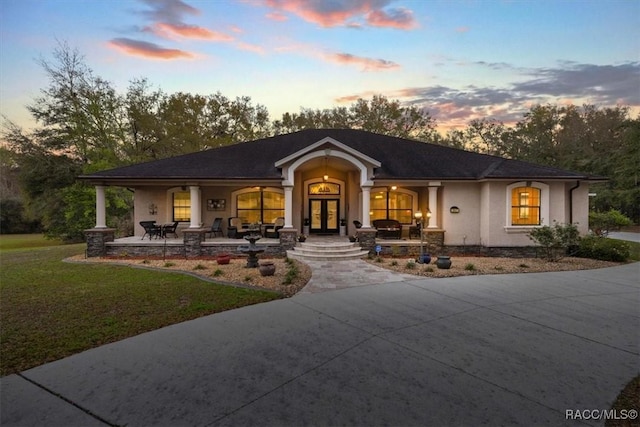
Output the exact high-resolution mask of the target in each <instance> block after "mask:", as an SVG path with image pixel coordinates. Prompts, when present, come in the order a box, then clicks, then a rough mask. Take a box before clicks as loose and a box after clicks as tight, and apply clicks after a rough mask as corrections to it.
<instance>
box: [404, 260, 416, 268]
mask: <svg viewBox="0 0 640 427" xmlns="http://www.w3.org/2000/svg"><path fill="white" fill-rule="evenodd" d="M404 267H405V268H406V269H408V270H413V269H414V268H416V263H415V262H413V261H411V260H409V261H407V264H406V265H405V266H404Z"/></svg>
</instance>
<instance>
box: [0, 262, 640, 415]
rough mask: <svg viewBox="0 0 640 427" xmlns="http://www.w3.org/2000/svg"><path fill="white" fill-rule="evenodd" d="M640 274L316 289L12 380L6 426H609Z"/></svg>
mask: <svg viewBox="0 0 640 427" xmlns="http://www.w3.org/2000/svg"><path fill="white" fill-rule="evenodd" d="M639 272H640V264H638V263H635V264H629V265H625V266H621V267H615V268H609V269H601V270H590V271H579V272H564V273H541V274H522V275H495V276H476V277H460V278H451V279H412V280H404V281H400V282H391V283H384V284H374V285H366V286H359V287H352V288H345V289H340V290H335V291H330V292H321V293H303V294H298V295H297V296H295V297H293V298H290V299H286V300H279V301H274V302H270V303H265V304H260V305H256V306H251V307H245V308H242V309H238V310H233V311H228V312H224V313H220V314H216V315H212V316H208V317H204V318H200V319H197V320H193V321H189V322H185V323H182V324H178V325H173V326H170V327H167V328H163V329H160V330H157V331H154V332H150V333H146V334H143V335H139V336H137V337H134V338H130V339H127V340H123V341H120V342H117V343H113V344H110V345H105V346H103V347H99V348H96V349H93V350H89V351H86V352H84V353H81V354H78V355H75V356H72V357H69V358H66V359H63V360H60V361H57V362H53V363H49V364H47V365H43V366H40V367H38V368H34V369H31V370H28V371H26V372H23V373H21V374H20V375H11V376H7V377H4V378H2V379H1V380H0V387H1V389H0V390H1V403H2V406H1V418H0V422H1V424H2V426H12V425H20V426H23V425H37V426H44V425H46V426H93V425H96V426H103V425H129V426H148V425H159V426H179V425H185V426H236V425H244V426H246V425H260V426H287V425H292V426H301V425H313V426H324V425H348V426H351V425H353V426H372V425H392V426H411V425H416V426H418V425H420V426H430V425H432V426H449V425H465V426H477V425H523V426H532V425H552V426H558V425H585V424H586V425H602V424H603V421H602V420H597V421H595V420H588V421H585V420H582V421H574V420H567V419H566V411H567V410H581V411H584V410H590V411H591V410H605V409H608V408H609V407H610V405H611V403H612V401H613V400H614V399H615V397H616V395H617V394H618V392H619V391H620V390H621V389H622V387H623V386H624V385H625V384H626V383H627V382H628V381H629V380H630V379H631V378H632V377H633V376H635V375H637V374H638V373H639V371H640V348H639V346H640V335H639V334H640V332H639V331H640V285H639V280H638V279H639Z"/></svg>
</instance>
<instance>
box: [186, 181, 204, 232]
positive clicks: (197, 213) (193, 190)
mask: <svg viewBox="0 0 640 427" xmlns="http://www.w3.org/2000/svg"><path fill="white" fill-rule="evenodd" d="M189 192H190V198H191V224H189V228H200V224H201V223H202V219H201V218H202V217H201V215H202V213H201V211H202V209H201V208H200V187H198V186H197V185H191V186H189Z"/></svg>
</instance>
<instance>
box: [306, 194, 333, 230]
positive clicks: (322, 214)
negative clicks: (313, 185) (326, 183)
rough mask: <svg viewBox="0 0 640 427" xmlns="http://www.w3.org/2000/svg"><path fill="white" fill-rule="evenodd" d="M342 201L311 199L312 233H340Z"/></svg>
mask: <svg viewBox="0 0 640 427" xmlns="http://www.w3.org/2000/svg"><path fill="white" fill-rule="evenodd" d="M339 212H340V199H309V213H310V216H311V226H310V228H309V232H310V233H321V234H331V233H338V232H339V227H340V218H338V216H339Z"/></svg>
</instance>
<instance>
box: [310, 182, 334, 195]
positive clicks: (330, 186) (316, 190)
mask: <svg viewBox="0 0 640 427" xmlns="http://www.w3.org/2000/svg"><path fill="white" fill-rule="evenodd" d="M309 194H311V195H314V196H315V195H320V196H329V195H332V196H333V195H335V196H337V195H340V184H334V183H331V182H319V183H315V184H309Z"/></svg>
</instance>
